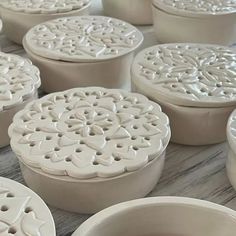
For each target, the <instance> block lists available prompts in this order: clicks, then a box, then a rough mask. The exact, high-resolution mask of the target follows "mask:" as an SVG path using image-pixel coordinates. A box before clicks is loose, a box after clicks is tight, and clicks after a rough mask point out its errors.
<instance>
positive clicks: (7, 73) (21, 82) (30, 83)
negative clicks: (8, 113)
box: [0, 52, 41, 111]
mask: <svg viewBox="0 0 236 236" xmlns="http://www.w3.org/2000/svg"><path fill="white" fill-rule="evenodd" d="M40 84H41V81H40V76H39V70H38V68H36V67H35V66H33V65H32V63H31V61H30V60H28V59H24V58H22V57H20V56H16V55H12V54H5V53H2V52H0V111H2V110H7V109H10V108H12V107H14V106H17V105H19V104H21V103H22V102H23V101H25V100H26V99H28V98H29V97H31V96H33V95H34V94H35V92H36V90H37V89H38V87H39V86H40Z"/></svg>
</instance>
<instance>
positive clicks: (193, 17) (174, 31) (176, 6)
mask: <svg viewBox="0 0 236 236" xmlns="http://www.w3.org/2000/svg"><path fill="white" fill-rule="evenodd" d="M153 21H154V29H155V32H156V36H157V39H158V41H159V42H163V43H172V42H173V43H176V42H192V43H213V44H223V45H232V44H233V43H235V38H236V2H235V1H223V0H221V1H218V0H210V1H201V2H199V1H198V0H192V1H184V0H181V1H177V2H176V1H174V0H170V1H168V0H161V1H158V0H154V1H153ZM166 29H169V30H166Z"/></svg>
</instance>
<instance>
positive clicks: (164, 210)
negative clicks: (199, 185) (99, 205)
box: [72, 197, 236, 236]
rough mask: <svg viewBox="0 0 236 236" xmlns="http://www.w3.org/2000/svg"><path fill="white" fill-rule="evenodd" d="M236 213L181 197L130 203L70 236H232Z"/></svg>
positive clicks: (103, 213)
mask: <svg viewBox="0 0 236 236" xmlns="http://www.w3.org/2000/svg"><path fill="white" fill-rule="evenodd" d="M235 219H236V212H235V211H233V210H231V209H229V208H226V207H223V206H220V205H217V204H214V203H211V202H207V201H202V200H197V199H191V198H181V197H155V198H146V199H139V200H133V201H129V202H125V203H121V204H118V205H115V206H112V207H110V208H108V209H105V210H103V211H101V212H99V213H98V214H96V215H94V216H92V217H91V218H89V219H88V220H87V221H86V222H85V223H83V224H82V225H81V226H80V227H79V228H78V230H77V231H75V232H74V233H73V234H72V236H94V235H96V236H119V235H126V236H136V235H138V236H147V235H148V236H149V235H150V236H154V235H158V236H159V235H160V236H162V235H163V236H185V235H191V236H199V235H204V236H206V235H207V236H222V235H227V236H234V235H235V230H236V220H235Z"/></svg>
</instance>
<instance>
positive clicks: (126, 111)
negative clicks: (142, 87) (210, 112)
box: [9, 88, 170, 179]
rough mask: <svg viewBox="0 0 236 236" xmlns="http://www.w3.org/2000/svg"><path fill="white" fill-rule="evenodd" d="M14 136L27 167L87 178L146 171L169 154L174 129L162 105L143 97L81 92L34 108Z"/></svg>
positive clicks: (22, 116) (21, 116) (19, 120)
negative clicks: (155, 161)
mask: <svg viewBox="0 0 236 236" xmlns="http://www.w3.org/2000/svg"><path fill="white" fill-rule="evenodd" d="M9 135H10V137H11V146H12V149H13V151H14V152H15V153H16V155H17V156H18V158H19V159H20V160H21V161H23V162H24V163H25V164H26V165H29V166H31V167H36V168H41V170H42V171H43V172H45V173H49V174H52V175H61V176H70V177H74V178H80V179H87V178H93V177H112V176H117V175H120V174H123V173H125V172H131V171H135V170H138V169H140V168H142V167H143V166H145V165H146V164H147V163H148V162H149V161H151V160H153V159H154V158H158V157H159V156H160V154H162V153H163V151H164V149H165V148H166V145H167V143H168V142H169V139H170V129H169V120H168V118H167V116H166V115H165V114H164V113H162V112H161V108H160V106H159V105H157V104H156V103H153V102H151V101H149V100H148V99H147V98H146V97H144V96H142V95H139V94H133V93H128V92H125V91H122V90H108V89H103V88H84V89H79V88H78V89H72V90H68V91H65V92H59V93H54V94H50V95H48V96H46V97H44V98H42V99H39V100H37V101H34V102H32V103H30V104H28V105H27V106H26V108H25V109H24V110H22V111H20V112H19V113H17V115H16V116H15V117H14V121H13V124H12V125H11V126H10V128H9Z"/></svg>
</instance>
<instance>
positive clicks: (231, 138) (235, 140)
mask: <svg viewBox="0 0 236 236" xmlns="http://www.w3.org/2000/svg"><path fill="white" fill-rule="evenodd" d="M227 139H228V143H229V145H230V147H231V149H232V150H233V151H234V153H235V154H236V110H234V112H233V113H232V114H231V116H230V117H229V120H228V124H227Z"/></svg>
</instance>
